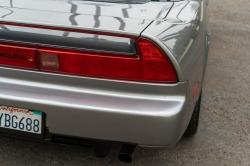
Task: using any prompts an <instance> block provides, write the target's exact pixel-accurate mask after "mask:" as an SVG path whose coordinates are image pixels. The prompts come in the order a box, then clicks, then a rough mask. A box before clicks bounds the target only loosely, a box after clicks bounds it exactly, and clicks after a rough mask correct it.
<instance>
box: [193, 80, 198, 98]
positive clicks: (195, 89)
mask: <svg viewBox="0 0 250 166" xmlns="http://www.w3.org/2000/svg"><path fill="white" fill-rule="evenodd" d="M198 87H199V82H197V84H196V85H195V87H194V92H193V97H194V96H195V94H196V92H197V89H198Z"/></svg>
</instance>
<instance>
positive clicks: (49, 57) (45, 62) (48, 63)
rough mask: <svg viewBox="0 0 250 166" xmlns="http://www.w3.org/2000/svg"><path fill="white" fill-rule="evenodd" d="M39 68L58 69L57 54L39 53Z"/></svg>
mask: <svg viewBox="0 0 250 166" xmlns="http://www.w3.org/2000/svg"><path fill="white" fill-rule="evenodd" d="M39 59H40V68H41V69H45V70H59V59H58V55H57V54H47V53H40V54H39Z"/></svg>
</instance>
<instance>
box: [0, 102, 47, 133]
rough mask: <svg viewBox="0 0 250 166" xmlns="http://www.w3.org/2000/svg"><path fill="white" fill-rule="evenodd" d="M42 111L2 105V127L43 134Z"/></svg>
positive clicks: (0, 117)
mask: <svg viewBox="0 0 250 166" xmlns="http://www.w3.org/2000/svg"><path fill="white" fill-rule="evenodd" d="M41 126H42V112H41V111H31V110H27V109H23V108H15V107H7V106H0V127H2V128H8V129H13V130H20V131H24V132H30V133H36V134H41V132H42V127H41Z"/></svg>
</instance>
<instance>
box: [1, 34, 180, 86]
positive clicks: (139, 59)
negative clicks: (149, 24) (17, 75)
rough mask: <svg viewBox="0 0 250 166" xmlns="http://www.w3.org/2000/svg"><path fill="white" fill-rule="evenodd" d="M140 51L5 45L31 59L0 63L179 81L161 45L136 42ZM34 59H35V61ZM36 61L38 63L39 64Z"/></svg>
mask: <svg viewBox="0 0 250 166" xmlns="http://www.w3.org/2000/svg"><path fill="white" fill-rule="evenodd" d="M136 45H137V47H138V51H137V52H138V53H137V55H134V56H132V55H119V54H111V53H100V52H87V51H77V50H70V49H59V48H51V47H38V49H37V50H36V52H37V58H36V61H34V60H33V59H35V56H34V57H33V55H35V49H31V48H25V47H23V48H22V49H21V50H20V48H19V47H16V46H3V48H2V46H1V45H0V50H1V48H2V50H6V52H8V53H10V52H13V53H14V52H19V54H20V53H22V54H23V56H26V57H27V60H25V61H24V60H23V61H21V60H17V61H16V62H15V61H11V60H9V59H7V60H6V57H2V56H1V57H0V64H4V65H13V66H20V67H27V68H37V69H40V70H46V71H54V72H60V73H70V74H77V75H84V76H93V77H105V78H111V79H125V80H136V81H149V82H177V81H178V77H177V74H176V71H175V69H174V67H173V65H172V63H171V61H170V60H169V59H168V58H167V56H166V55H165V54H164V53H163V52H162V51H161V49H160V48H159V47H158V46H157V45H156V44H154V43H153V42H151V41H150V40H147V39H139V40H138V41H137V42H136ZM32 60H33V61H32ZM36 62H38V64H37V65H36Z"/></svg>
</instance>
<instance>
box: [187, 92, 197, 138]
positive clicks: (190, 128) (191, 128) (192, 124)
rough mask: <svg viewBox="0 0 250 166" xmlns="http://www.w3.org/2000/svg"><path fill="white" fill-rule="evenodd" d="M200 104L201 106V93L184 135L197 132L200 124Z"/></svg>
mask: <svg viewBox="0 0 250 166" xmlns="http://www.w3.org/2000/svg"><path fill="white" fill-rule="evenodd" d="M200 106H201V94H200V97H199V99H198V101H197V102H196V104H195V107H194V111H193V114H192V117H191V119H190V121H189V124H188V127H187V129H186V131H185V132H184V136H191V135H194V134H196V133H197V129H198V125H199V116H200Z"/></svg>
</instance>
